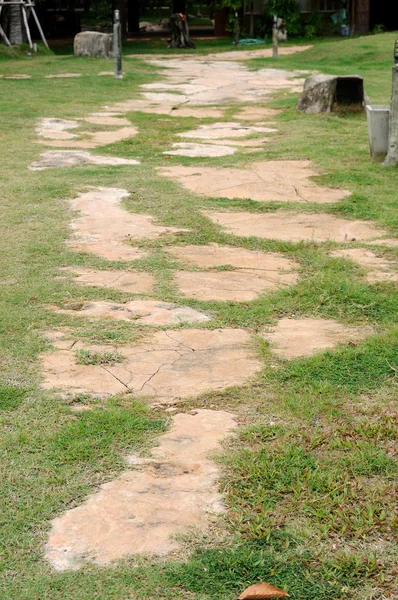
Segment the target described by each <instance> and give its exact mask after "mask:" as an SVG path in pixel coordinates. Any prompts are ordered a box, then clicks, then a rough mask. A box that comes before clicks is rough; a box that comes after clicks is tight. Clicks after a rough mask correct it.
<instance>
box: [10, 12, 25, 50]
mask: <svg viewBox="0 0 398 600" xmlns="http://www.w3.org/2000/svg"><path fill="white" fill-rule="evenodd" d="M9 11H10V12H9V19H10V36H9V37H10V42H11V44H22V43H23V33H22V10H21V7H20V6H17V5H15V4H11V5H10V6H9Z"/></svg>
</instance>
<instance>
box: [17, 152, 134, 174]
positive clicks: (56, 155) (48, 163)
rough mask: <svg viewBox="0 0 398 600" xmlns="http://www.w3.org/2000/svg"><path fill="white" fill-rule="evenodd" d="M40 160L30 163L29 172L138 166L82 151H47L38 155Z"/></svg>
mask: <svg viewBox="0 0 398 600" xmlns="http://www.w3.org/2000/svg"><path fill="white" fill-rule="evenodd" d="M40 156H41V159H40V160H37V161H34V162H32V164H31V165H30V166H29V167H28V169H29V170H30V171H43V170H45V169H62V168H70V167H76V166H82V165H110V166H119V165H139V164H140V163H139V161H138V160H134V159H131V158H118V157H117V156H95V155H94V154H91V153H90V152H84V151H83V150H49V151H48V152H44V153H43V154H41V155H40Z"/></svg>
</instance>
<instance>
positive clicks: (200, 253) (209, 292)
mask: <svg viewBox="0 0 398 600" xmlns="http://www.w3.org/2000/svg"><path fill="white" fill-rule="evenodd" d="M169 252H170V253H171V254H173V255H174V256H175V257H176V258H178V260H180V261H181V262H186V263H188V265H189V264H191V265H192V264H193V265H195V266H199V267H205V268H214V267H221V266H227V265H230V266H232V267H234V268H235V269H234V270H227V271H219V270H212V271H205V272H203V271H177V272H176V274H175V276H174V283H175V284H176V285H177V287H178V289H179V290H180V292H181V294H182V295H183V296H186V297H188V298H196V299H198V300H221V301H222V300H229V301H241V302H246V301H250V300H253V299H254V298H256V297H257V296H258V295H259V294H260V293H262V292H264V291H267V290H273V289H276V288H278V287H281V286H283V285H291V284H294V283H295V282H296V281H297V273H295V272H292V271H294V270H296V269H297V268H298V266H299V265H298V264H297V263H295V262H294V261H291V260H289V259H287V258H285V257H284V256H283V255H280V254H276V253H272V252H270V253H267V254H266V253H264V252H258V251H253V250H246V249H245V248H233V247H227V246H218V245H211V246H180V247H173V248H171V249H169Z"/></svg>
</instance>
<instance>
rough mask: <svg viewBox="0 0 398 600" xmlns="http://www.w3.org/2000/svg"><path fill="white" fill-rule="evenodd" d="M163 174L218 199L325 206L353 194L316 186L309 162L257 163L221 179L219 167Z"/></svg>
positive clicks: (167, 170)
mask: <svg viewBox="0 0 398 600" xmlns="http://www.w3.org/2000/svg"><path fill="white" fill-rule="evenodd" d="M259 129H260V128H259ZM160 173H161V174H162V175H165V176H167V177H172V178H176V179H178V180H179V181H180V182H181V183H182V185H183V186H184V187H185V188H187V189H189V190H190V191H192V192H195V193H197V194H200V195H205V196H212V197H215V198H231V199H232V198H250V199H251V200H257V201H260V202H267V201H268V202H269V201H275V202H299V203H308V202H313V203H317V204H319V203H321V204H325V203H330V202H337V201H339V200H342V199H343V198H345V197H346V196H348V195H349V194H350V192H348V191H347V190H337V189H332V188H324V187H320V186H318V185H316V184H315V183H313V182H312V181H311V180H310V179H309V178H310V177H312V176H314V175H318V174H319V173H317V172H316V171H315V170H314V169H313V165H312V163H311V162H310V161H306V160H304V161H303V160H280V161H264V162H255V163H252V164H251V165H249V166H248V167H247V168H246V169H235V168H234V169H231V168H228V169H223V170H222V177H221V176H220V170H219V169H218V168H217V167H179V166H176V167H169V168H161V169H160Z"/></svg>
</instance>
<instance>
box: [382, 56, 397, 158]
mask: <svg viewBox="0 0 398 600" xmlns="http://www.w3.org/2000/svg"><path fill="white" fill-rule="evenodd" d="M389 131H390V136H389V142H388V154H387V158H386V160H385V161H384V162H383V165H384V166H385V167H396V166H397V165H398V64H395V65H394V66H393V68H392V94H391V108H390V122H389Z"/></svg>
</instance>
